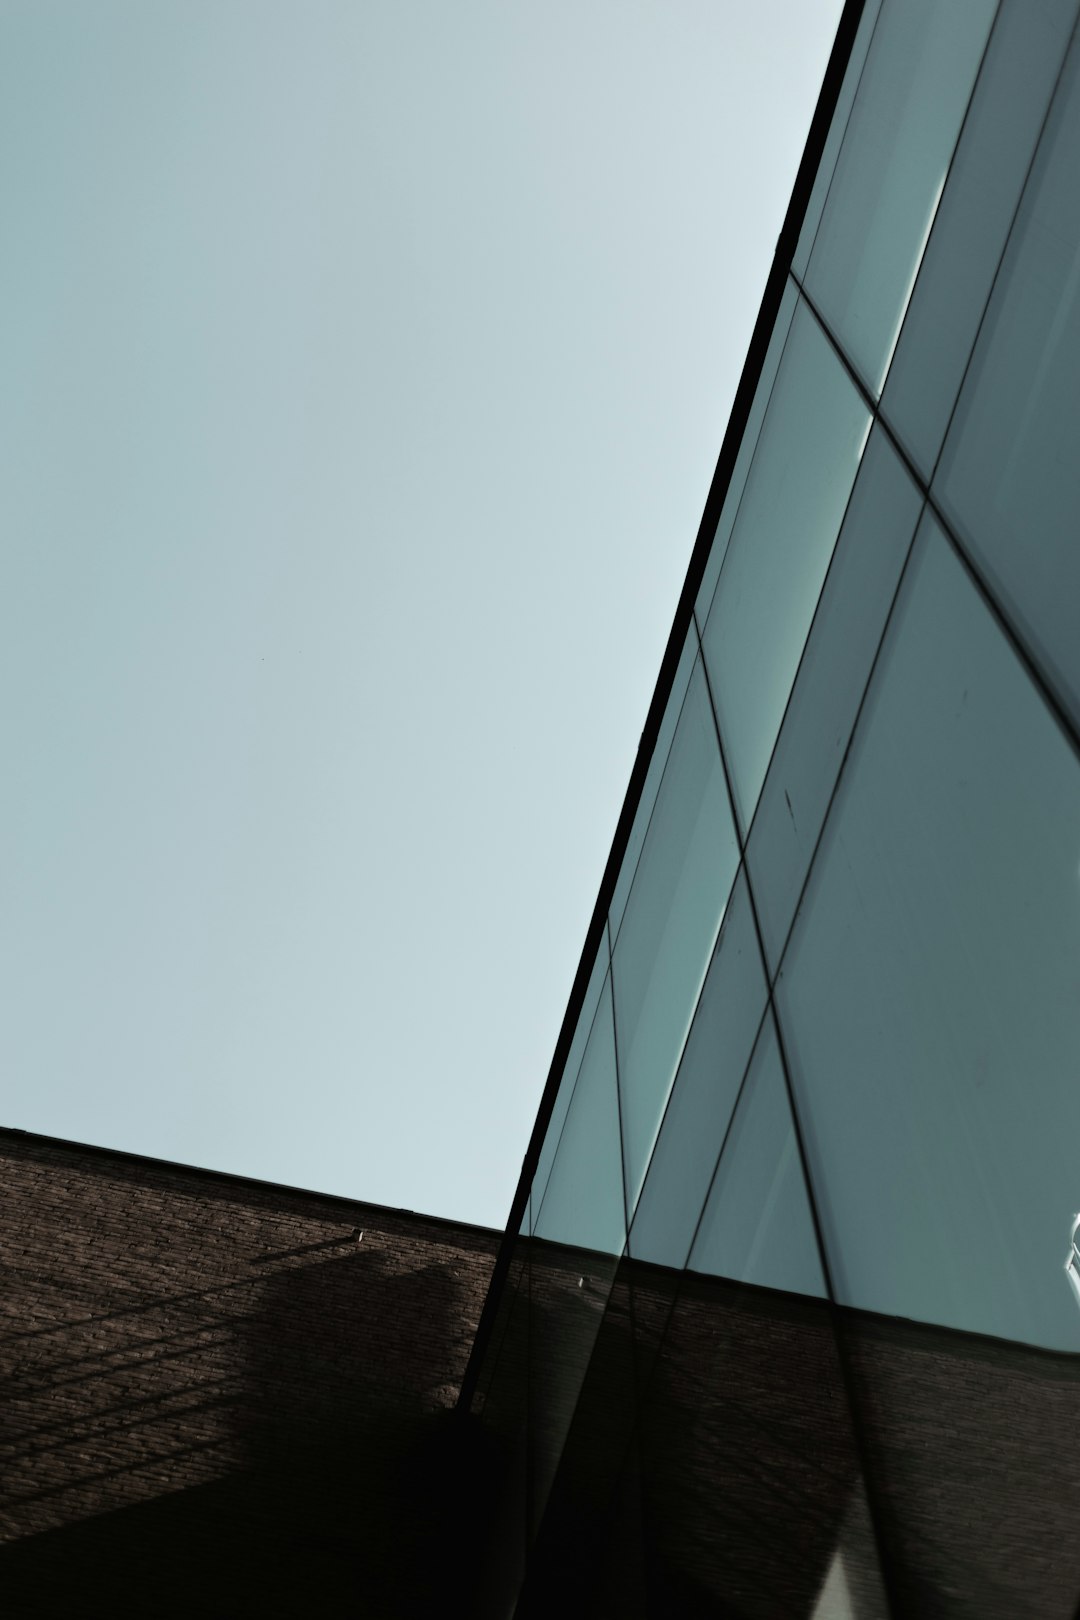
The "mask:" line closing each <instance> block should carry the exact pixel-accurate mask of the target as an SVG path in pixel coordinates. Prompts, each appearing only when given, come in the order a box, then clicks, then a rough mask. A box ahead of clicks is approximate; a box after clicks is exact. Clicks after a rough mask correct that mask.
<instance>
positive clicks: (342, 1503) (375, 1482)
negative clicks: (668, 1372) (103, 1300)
mask: <svg viewBox="0 0 1080 1620" xmlns="http://www.w3.org/2000/svg"><path fill="white" fill-rule="evenodd" d="M355 1213H356V1212H355V1206H354V1211H353V1217H354V1219H355ZM372 1224H373V1227H374V1230H373V1231H372V1233H371V1236H372V1237H377V1236H378V1235H379V1232H378V1228H377V1227H376V1226H375V1223H374V1222H373V1223H372ZM391 1224H392V1225H394V1226H396V1228H397V1231H396V1233H395V1234H394V1235H395V1236H400V1234H401V1232H402V1231H405V1232H406V1233H408V1231H409V1218H408V1217H407V1216H401V1217H396V1218H395V1219H394V1221H393V1222H392V1223H391ZM349 1232H350V1240H349V1241H342V1242H338V1241H331V1242H327V1243H322V1242H319V1243H310V1244H301V1245H297V1246H295V1247H293V1248H292V1249H290V1250H287V1251H282V1252H281V1253H278V1254H275V1255H272V1256H271V1255H267V1256H266V1257H265V1258H266V1260H267V1262H269V1261H271V1260H273V1261H274V1262H275V1263H277V1264H278V1269H276V1270H269V1271H268V1270H265V1269H264V1268H263V1267H262V1266H261V1265H255V1264H253V1265H252V1266H251V1268H250V1269H251V1272H252V1276H251V1278H250V1280H248V1279H243V1278H242V1279H240V1280H237V1279H236V1278H235V1276H234V1277H233V1279H232V1281H226V1282H225V1283H223V1285H222V1286H221V1287H220V1288H214V1287H212V1286H211V1287H208V1288H207V1289H206V1290H205V1291H204V1290H187V1291H184V1290H182V1289H180V1290H178V1291H177V1293H175V1294H172V1293H170V1292H169V1290H168V1287H167V1286H166V1285H163V1286H162V1288H161V1291H160V1292H159V1293H158V1294H156V1295H154V1296H149V1295H146V1294H144V1295H143V1296H142V1297H141V1298H140V1299H139V1301H138V1302H136V1301H134V1300H132V1301H131V1302H130V1303H123V1304H120V1305H118V1306H117V1307H116V1309H115V1310H111V1311H110V1310H108V1309H103V1310H102V1311H101V1312H100V1316H99V1317H97V1318H96V1319H95V1320H99V1321H101V1322H102V1323H105V1324H108V1323H110V1322H113V1323H115V1321H116V1320H117V1319H118V1318H121V1317H122V1318H124V1319H125V1320H126V1319H127V1318H128V1317H133V1318H134V1320H135V1321H136V1322H137V1323H139V1324H140V1329H141V1324H142V1322H144V1321H145V1323H146V1324H147V1328H146V1336H145V1337H140V1338H139V1339H138V1350H139V1353H140V1354H142V1355H143V1357H144V1360H143V1362H141V1363H139V1364H138V1366H136V1365H135V1363H134V1362H133V1366H134V1367H135V1371H136V1372H138V1371H139V1370H140V1369H142V1370H143V1371H145V1369H146V1368H148V1367H151V1366H152V1368H153V1369H155V1370H156V1372H145V1376H144V1378H143V1382H142V1383H141V1384H140V1385H139V1388H138V1393H134V1392H132V1393H131V1394H128V1395H122V1394H119V1393H118V1394H116V1395H115V1396H114V1395H113V1394H112V1393H111V1392H112V1390H113V1389H114V1387H117V1388H118V1387H119V1386H117V1385H116V1368H117V1365H118V1363H117V1359H116V1358H117V1356H122V1355H123V1354H124V1353H125V1352H124V1351H123V1349H121V1350H117V1349H115V1348H113V1349H108V1348H107V1349H104V1350H101V1351H98V1350H95V1349H88V1342H89V1341H88V1336H87V1331H86V1324H85V1321H80V1322H79V1323H78V1324H76V1325H75V1326H74V1327H73V1328H71V1329H68V1330H65V1329H64V1328H62V1327H60V1328H56V1327H54V1328H53V1329H52V1330H51V1332H52V1336H53V1348H52V1350H51V1352H50V1355H51V1359H50V1360H49V1362H48V1364H47V1367H46V1368H45V1374H44V1375H43V1374H42V1371H41V1365H42V1364H41V1363H36V1364H35V1363H33V1362H32V1361H29V1360H28V1361H26V1362H25V1368H26V1371H25V1372H23V1373H20V1370H19V1369H20V1366H21V1365H23V1364H22V1363H20V1361H19V1355H20V1353H21V1352H22V1350H23V1346H24V1344H25V1343H26V1342H29V1340H30V1338H31V1337H32V1334H33V1333H34V1332H35V1331H37V1330H36V1329H35V1328H34V1324H33V1323H32V1322H31V1323H29V1325H28V1326H24V1324H23V1323H22V1322H21V1321H20V1322H19V1323H18V1324H17V1325H16V1326H15V1331H14V1332H13V1333H12V1335H11V1336H10V1337H11V1340H12V1344H11V1346H10V1347H9V1351H10V1353H11V1354H12V1355H13V1356H14V1368H15V1377H14V1387H15V1388H17V1390H18V1391H19V1392H20V1394H21V1398H22V1401H23V1406H22V1407H21V1409H20V1410H21V1412H22V1416H23V1419H24V1423H23V1428H22V1430H21V1431H18V1432H14V1431H13V1432H12V1437H11V1455H12V1456H13V1457H18V1458H20V1459H21V1461H22V1463H23V1465H24V1466H23V1470H22V1474H21V1476H20V1477H21V1479H22V1481H23V1484H22V1485H21V1486H19V1487H11V1488H9V1492H8V1496H9V1511H13V1512H14V1513H15V1514H17V1513H19V1512H22V1513H23V1514H24V1515H25V1514H26V1513H27V1512H28V1511H29V1510H30V1509H31V1508H32V1507H33V1501H34V1499H35V1498H37V1499H43V1500H44V1499H47V1498H48V1495H49V1492H50V1491H53V1492H60V1491H63V1490H71V1489H72V1486H73V1483H74V1486H75V1487H77V1488H85V1489H87V1490H92V1489H93V1488H94V1486H95V1482H96V1481H100V1480H105V1481H106V1482H107V1479H108V1475H109V1466H108V1461H107V1458H108V1447H109V1443H114V1451H115V1447H116V1443H117V1437H118V1436H119V1437H121V1441H120V1442H119V1446H120V1451H119V1453H118V1454H122V1456H123V1458H124V1459H125V1460H124V1462H123V1465H122V1467H120V1466H118V1468H117V1472H125V1471H126V1473H127V1474H128V1475H129V1476H131V1475H135V1474H137V1475H138V1477H139V1482H140V1487H141V1483H142V1481H143V1480H144V1478H145V1489H144V1490H141V1496H142V1499H141V1500H139V1501H137V1502H136V1503H134V1505H130V1506H125V1507H122V1508H119V1509H115V1510H113V1511H96V1512H86V1514H85V1516H83V1517H79V1518H77V1519H76V1520H75V1522H71V1523H69V1524H64V1525H62V1526H61V1527H60V1528H52V1529H47V1530H44V1531H42V1532H41V1533H39V1534H27V1533H25V1531H24V1532H23V1533H22V1535H21V1539H17V1540H13V1541H10V1542H9V1543H8V1544H7V1545H4V1546H0V1613H2V1614H3V1615H4V1617H5V1620H22V1617H24V1616H25V1617H31V1616H49V1617H52V1616H64V1617H67V1616H86V1615H102V1616H105V1615H107V1616H110V1617H114V1620H124V1617H127V1616H138V1617H139V1620H144V1617H146V1620H151V1617H152V1620H171V1617H174V1616H175V1617H180V1616H184V1617H192V1616H210V1617H223V1620H229V1617H237V1620H239V1617H244V1616H256V1615H258V1616H267V1615H271V1616H272V1615H280V1616H298V1617H308V1616H312V1617H322V1616H328V1617H333V1616H338V1615H340V1616H357V1617H367V1616H374V1617H382V1616H387V1617H401V1620H411V1617H413V1616H417V1617H419V1616H425V1617H426V1616H429V1615H443V1614H450V1615H454V1614H456V1613H462V1614H469V1613H470V1612H473V1610H472V1598H471V1596H470V1593H469V1590H468V1582H469V1581H470V1580H471V1579H472V1577H473V1574H474V1560H473V1559H472V1558H471V1557H470V1556H468V1555H467V1549H468V1548H469V1545H470V1521H471V1517H472V1515H473V1513H474V1512H475V1509H476V1503H477V1502H478V1501H480V1502H482V1501H483V1500H484V1490H485V1485H484V1478H485V1477H486V1472H488V1471H487V1470H485V1467H484V1457H483V1444H484V1442H483V1437H482V1435H480V1432H479V1431H478V1430H477V1429H476V1428H474V1427H473V1426H470V1425H468V1424H466V1423H465V1422H464V1421H463V1420H460V1419H458V1418H457V1416H456V1414H455V1413H454V1411H453V1402H454V1399H455V1396H456V1393H457V1388H456V1381H455V1376H456V1375H460V1369H461V1366H463V1365H464V1359H465V1353H464V1348H462V1346H463V1345H464V1346H466V1347H467V1341H468V1337H469V1332H470V1329H469V1327H468V1326H467V1325H464V1324H463V1316H468V1315H469V1312H470V1311H472V1312H473V1314H474V1315H475V1311H476V1310H477V1309H478V1303H477V1301H476V1297H475V1296H476V1290H477V1285H476V1274H475V1272H470V1271H469V1270H468V1265H469V1263H470V1262H469V1256H468V1254H466V1255H465V1256H464V1263H463V1259H462V1258H461V1257H460V1250H461V1248H462V1247H464V1248H465V1249H466V1250H467V1249H468V1247H469V1242H470V1233H469V1232H468V1231H467V1230H466V1231H465V1232H464V1233H463V1234H455V1242H456V1243H457V1246H458V1252H459V1258H458V1259H457V1260H456V1261H454V1260H452V1259H443V1258H441V1255H440V1258H439V1260H437V1261H433V1260H429V1259H426V1258H425V1253H424V1250H425V1238H426V1236H427V1230H426V1226H425V1223H423V1221H422V1220H418V1223H417V1230H416V1241H415V1243H414V1244H413V1245H412V1248H413V1249H414V1250H415V1254H416V1264H415V1268H414V1269H408V1267H407V1265H406V1264H403V1260H402V1252H403V1250H402V1245H400V1244H398V1245H397V1246H396V1247H393V1246H390V1245H388V1252H387V1254H384V1253H382V1252H379V1250H378V1249H377V1247H376V1245H375V1244H374V1243H372V1244H371V1246H370V1247H365V1246H363V1245H361V1244H358V1243H357V1241H356V1237H355V1233H353V1230H352V1226H351V1224H350V1227H349ZM475 1247H476V1251H477V1254H478V1255H480V1254H481V1252H482V1255H483V1256H484V1257H487V1256H490V1255H491V1253H492V1250H493V1247H494V1242H493V1239H492V1237H491V1236H489V1235H488V1234H477V1235H476V1238H475ZM391 1249H392V1252H391ZM335 1251H336V1252H335ZM429 1253H430V1247H429ZM441 1254H445V1250H442V1251H441ZM282 1261H284V1262H285V1263H284V1264H282V1263H281V1262H282ZM206 1270H207V1272H208V1273H210V1274H211V1275H212V1262H209V1261H208V1262H207V1265H206ZM463 1273H464V1275H463ZM484 1274H485V1275H486V1270H485V1273H484ZM223 1295H224V1296H226V1298H227V1301H228V1305H229V1309H228V1311H227V1312H225V1311H224V1310H223V1307H222V1296H223ZM163 1317H168V1319H169V1320H170V1322H171V1324H172V1325H171V1326H170V1327H169V1328H168V1330H167V1331H166V1330H162V1328H161V1322H162V1319H163ZM151 1324H153V1326H151ZM65 1331H66V1332H67V1340H66V1341H64V1340H63V1339H62V1338H61V1337H60V1336H61V1335H62V1334H64V1332H65ZM68 1343H70V1346H71V1350H70V1353H68V1350H67V1344H68ZM221 1344H225V1346H226V1350H227V1354H225V1356H224V1366H225V1370H224V1371H223V1372H220V1373H218V1372H214V1373H213V1375H212V1376H211V1375H210V1374H209V1372H208V1368H209V1367H210V1363H209V1361H207V1360H206V1359H205V1358H204V1359H202V1360H200V1355H199V1351H200V1347H203V1348H204V1349H205V1350H206V1355H207V1356H209V1355H210V1353H211V1352H212V1351H213V1350H214V1348H215V1346H218V1345H221ZM109 1358H111V1359H109ZM103 1361H105V1362H106V1363H107V1370H108V1372H109V1374H110V1383H109V1390H110V1394H109V1397H108V1404H107V1405H106V1406H104V1407H102V1405H101V1404H100V1403H99V1404H98V1405H97V1406H96V1407H92V1403H85V1409H86V1410H87V1411H90V1412H91V1416H90V1418H89V1419H84V1418H80V1417H79V1416H78V1415H77V1414H78V1411H79V1408H78V1405H77V1403H78V1400H79V1392H80V1389H81V1388H85V1387H88V1386H89V1385H90V1384H92V1383H93V1381H94V1380H96V1379H98V1377H99V1375H100V1372H101V1366H102V1362H103ZM166 1368H169V1369H171V1371H170V1372H169V1374H168V1382H167V1385H165V1386H156V1385H154V1383H153V1381H152V1379H153V1377H154V1376H158V1377H160V1376H161V1375H162V1373H163V1370H164V1369H166ZM453 1369H456V1375H455V1374H454V1372H453ZM35 1379H37V1383H35ZM20 1380H21V1381H20ZM65 1401H66V1402H67V1404H65ZM72 1403H74V1404H72ZM73 1412H74V1413H76V1416H75V1417H74V1418H73V1419H72V1418H71V1414H72V1413H73ZM206 1422H210V1423H211V1424H212V1428H213V1434H212V1438H211V1439H209V1440H201V1439H200V1438H199V1437H198V1436H199V1428H200V1424H203V1423H206ZM79 1423H85V1424H86V1425H87V1426H88V1430H89V1428H90V1426H92V1424H94V1423H97V1424H98V1425H99V1428H98V1430H97V1431H95V1432H93V1433H91V1434H90V1439H89V1440H88V1444H87V1450H86V1453H85V1458H86V1460H85V1464H84V1465H83V1466H84V1473H83V1475H82V1477H81V1478H76V1479H75V1480H74V1482H72V1480H71V1479H70V1478H68V1479H67V1480H66V1482H62V1483H61V1484H59V1485H56V1484H54V1483H51V1481H52V1480H54V1479H55V1478H56V1475H55V1473H54V1474H50V1472H49V1468H48V1466H47V1463H48V1459H49V1457H50V1455H52V1454H53V1451H55V1450H56V1449H57V1448H60V1447H67V1448H68V1449H67V1452H66V1454H65V1455H66V1456H71V1455H72V1452H71V1447H72V1445H73V1443H74V1444H75V1445H77V1444H78V1440H79V1436H78V1434H76V1435H75V1439H74V1442H73V1438H72V1435H73V1428H74V1429H77V1428H78V1425H79ZM102 1424H104V1425H107V1441H102V1439H101V1434H102V1433H103V1432H106V1431H104V1430H102V1429H101V1427H100V1425H102ZM223 1433H224V1434H225V1436H226V1440H227V1441H228V1444H227V1445H225V1447H224V1450H223V1449H222V1446H223V1442H222V1438H221V1437H222V1434H223ZM140 1445H141V1446H142V1451H141V1453H139V1454H138V1456H137V1460H136V1462H134V1463H133V1462H132V1461H131V1457H132V1455H133V1447H134V1448H135V1451H136V1452H138V1447H139V1446H140ZM200 1446H205V1447H206V1448H207V1449H208V1451H209V1452H211V1453H212V1454H213V1455H212V1460H213V1459H217V1460H216V1461H215V1462H214V1466H213V1467H209V1466H208V1468H207V1470H206V1472H207V1473H208V1475H210V1476H211V1477H208V1478H207V1479H206V1482H205V1483H189V1484H186V1485H184V1486H182V1488H176V1483H175V1481H176V1480H177V1479H182V1478H184V1477H186V1476H185V1475H184V1473H183V1469H184V1468H185V1467H186V1466H187V1465H188V1464H189V1463H191V1462H192V1458H193V1457H194V1458H196V1459H197V1457H198V1453H199V1448H200ZM75 1455H78V1453H75ZM226 1455H227V1461H226V1462H224V1463H223V1462H222V1461H221V1458H222V1457H225V1456H226ZM215 1473H216V1475H217V1477H212V1476H213V1475H214V1474H215ZM27 1482H28V1483H27Z"/></svg>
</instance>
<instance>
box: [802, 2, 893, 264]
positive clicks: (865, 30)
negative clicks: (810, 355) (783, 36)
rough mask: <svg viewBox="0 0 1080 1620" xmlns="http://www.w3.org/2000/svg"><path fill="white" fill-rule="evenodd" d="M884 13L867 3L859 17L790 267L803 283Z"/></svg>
mask: <svg viewBox="0 0 1080 1620" xmlns="http://www.w3.org/2000/svg"><path fill="white" fill-rule="evenodd" d="M880 11H881V0H865V4H864V5H863V7H862V10H861V12H860V14H859V25H858V28H857V29H856V32H855V39H854V42H853V43H852V47H851V54H850V56H849V57H848V61H847V67H846V69H845V71H844V82H843V84H842V85H841V87H840V94H839V96H838V97H837V100H836V110H835V112H834V113H833V117H832V122H831V124H830V125H829V133H828V134H827V135H826V137H825V145H824V147H823V148H822V153H821V161H820V162H819V164H818V167H817V173H816V174H815V175H814V183H813V185H812V186H811V188H810V199H809V201H808V203H807V205H806V213H805V214H804V215H803V222H802V227H801V229H800V231H799V241H798V245H797V246H796V249H795V252H794V253H793V255H792V259H791V268H792V270H793V271H794V272H795V275H796V276H797V277H798V278H799V279H800V280H801V279H802V277H803V276H804V274H805V273H806V265H807V261H808V260H809V258H810V251H811V249H812V248H813V245H814V237H815V236H816V235H817V230H818V226H819V225H820V224H821V211H822V209H823V208H824V207H825V199H826V198H827V197H828V195H829V187H830V186H831V185H832V179H833V174H834V172H835V170H836V159H837V156H838V154H839V151H840V148H841V146H842V145H843V141H844V133H845V131H846V129H847V126H848V119H849V118H850V117H851V108H852V104H853V102H854V100H855V92H856V90H857V89H858V88H859V79H860V77H861V76H862V70H863V67H864V65H865V63H866V53H867V51H868V50H869V48H870V41H871V39H872V38H873V34H874V29H875V27H876V25H877V20H878V13H879V12H880Z"/></svg>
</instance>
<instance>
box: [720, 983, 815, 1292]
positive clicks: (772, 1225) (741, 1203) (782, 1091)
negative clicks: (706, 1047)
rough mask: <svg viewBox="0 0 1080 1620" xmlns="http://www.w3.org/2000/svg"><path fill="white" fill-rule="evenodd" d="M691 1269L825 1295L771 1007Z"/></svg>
mask: <svg viewBox="0 0 1080 1620" xmlns="http://www.w3.org/2000/svg"><path fill="white" fill-rule="evenodd" d="M689 1267H690V1270H691V1271H704V1272H709V1273H711V1274H712V1275H714V1276H717V1277H733V1278H735V1279H736V1280H737V1281H739V1282H748V1283H755V1284H757V1285H758V1286H759V1287H762V1288H781V1289H784V1290H785V1291H786V1292H787V1293H792V1294H812V1295H816V1296H818V1297H819V1298H824V1297H825V1295H826V1293H827V1290H826V1287H825V1279H824V1276H823V1275H822V1270H821V1258H820V1256H819V1254H818V1246H817V1237H816V1235H815V1233H814V1222H813V1217H812V1216H811V1213H810V1201H809V1199H808V1197H807V1193H806V1181H805V1178H804V1176H803V1172H802V1161H801V1159H800V1155H799V1146H798V1142H797V1141H796V1139H795V1127H794V1125H793V1124H792V1119H791V1105H790V1103H789V1101H788V1094H787V1086H786V1085H785V1082H784V1070H783V1066H782V1063H781V1058H780V1046H779V1043H778V1041H777V1038H776V1026H775V1024H774V1022H773V1017H772V1014H771V1013H770V1014H769V1015H768V1017H767V1018H766V1020H765V1023H764V1025H763V1027H762V1031H761V1035H760V1036H759V1038H758V1043H757V1046H756V1048H755V1050H754V1057H753V1061H752V1063H751V1065H750V1070H749V1073H748V1074H747V1076H746V1084H745V1086H744V1087H743V1090H742V1095H741V1096H740V1098H739V1103H738V1107H737V1108H736V1110H735V1117H734V1119H733V1120H732V1122H731V1129H730V1131H729V1132H728V1135H727V1139H726V1141H725V1143H724V1150H723V1153H722V1154H721V1155H720V1162H719V1164H718V1165H717V1169H716V1177H715V1179H714V1181H713V1185H712V1189H711V1191H710V1193H709V1199H708V1202H707V1204H706V1205H705V1212H704V1214H703V1215H702V1217H701V1225H700V1227H699V1228H698V1233H697V1237H696V1238H695V1239H694V1247H693V1249H692V1250H691V1253H690V1260H689Z"/></svg>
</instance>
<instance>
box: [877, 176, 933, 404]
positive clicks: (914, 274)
mask: <svg viewBox="0 0 1080 1620" xmlns="http://www.w3.org/2000/svg"><path fill="white" fill-rule="evenodd" d="M947 173H948V170H945V171H944V172H943V173H942V176H941V179H940V180H939V181H938V183H937V188H936V190H935V192H934V200H933V202H932V203H931V204H930V207H929V210H928V212H927V215H926V229H925V230H924V231H923V233H922V241H921V242H920V243H919V249H918V252H917V253H916V255H915V258H914V259H913V261H912V265H911V275H910V277H909V279H908V284H907V291H906V292H905V293H904V296H903V298H902V299H901V301H900V309H899V311H898V313H897V317H896V326H895V328H894V329H893V335H892V342H891V343H890V344H889V348H888V352H887V353H886V355H885V362H884V364H883V366H882V368H881V375H880V377H879V378H878V385H877V391H878V393H879V394H880V393H881V390H882V389H883V388H884V386H885V379H886V377H887V376H888V375H889V367H890V366H891V365H892V359H893V355H894V354H895V353H896V345H897V344H898V343H899V341H900V333H901V331H902V330H903V326H904V317H905V316H906V314H907V311H908V305H909V304H910V303H911V295H912V293H913V292H914V291H915V283H916V281H917V280H918V277H919V271H920V270H921V268H922V261H923V254H924V253H925V252H926V244H927V242H929V240H930V232H931V231H932V230H933V228H934V220H935V219H936V218H937V211H938V204H939V203H940V202H941V193H942V192H943V191H944V190H945V179H946V175H947Z"/></svg>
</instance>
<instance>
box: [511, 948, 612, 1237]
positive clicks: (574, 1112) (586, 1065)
mask: <svg viewBox="0 0 1080 1620" xmlns="http://www.w3.org/2000/svg"><path fill="white" fill-rule="evenodd" d="M533 1226H534V1235H535V1236H536V1237H539V1238H547V1239H548V1240H550V1241H552V1242H555V1243H564V1244H573V1245H574V1246H575V1247H577V1248H582V1249H596V1250H599V1251H600V1252H601V1253H604V1254H614V1255H617V1254H621V1252H622V1249H623V1245H624V1242H625V1239H626V1224H625V1213H624V1206H623V1185H622V1164H621V1160H620V1153H619V1101H618V1095H617V1092H616V1087H615V1031H614V1026H613V1024H612V1016H611V981H610V979H607V980H605V983H604V987H603V990H602V991H601V994H600V999H599V1002H598V1004H597V1008H596V1016H595V1018H594V1020H593V1025H592V1030H591V1032H590V1034H589V1040H588V1044H587V1046H586V1048H585V1054H584V1056H583V1058H582V1060H581V1069H580V1071H579V1073H578V1077H577V1084H576V1085H575V1087H574V1094H573V1096H572V1098H571V1099H570V1106H569V1108H568V1109H567V1113H566V1122H565V1124H564V1125H563V1129H562V1133H561V1135H560V1137H559V1144H558V1147H557V1149H556V1152H555V1157H554V1160H553V1162H552V1166H551V1174H550V1176H549V1177H548V1183H547V1187H546V1189H545V1191H544V1195H543V1201H542V1203H541V1204H540V1209H539V1213H538V1214H537V1215H535V1216H534V1223H533Z"/></svg>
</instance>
